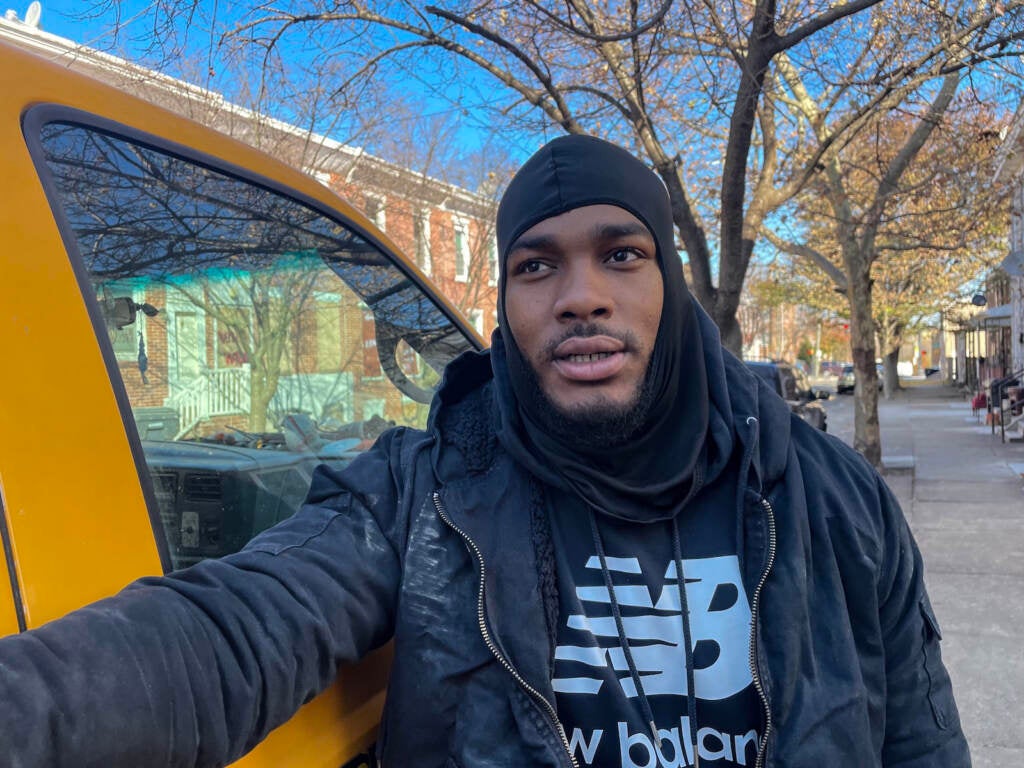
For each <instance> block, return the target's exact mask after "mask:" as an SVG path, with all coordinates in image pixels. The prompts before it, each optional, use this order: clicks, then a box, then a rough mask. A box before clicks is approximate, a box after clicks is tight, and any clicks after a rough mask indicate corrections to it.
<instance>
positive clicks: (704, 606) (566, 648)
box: [553, 555, 751, 700]
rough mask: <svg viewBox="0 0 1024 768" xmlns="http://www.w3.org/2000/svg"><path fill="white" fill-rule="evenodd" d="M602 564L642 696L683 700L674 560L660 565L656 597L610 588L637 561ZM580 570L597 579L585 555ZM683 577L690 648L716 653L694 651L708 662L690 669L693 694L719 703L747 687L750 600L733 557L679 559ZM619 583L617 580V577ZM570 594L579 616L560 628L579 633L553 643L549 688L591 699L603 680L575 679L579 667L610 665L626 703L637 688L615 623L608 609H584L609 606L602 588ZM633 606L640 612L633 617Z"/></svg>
mask: <svg viewBox="0 0 1024 768" xmlns="http://www.w3.org/2000/svg"><path fill="white" fill-rule="evenodd" d="M607 563H608V569H609V571H610V572H611V574H612V586H613V589H614V590H615V599H616V601H617V602H618V604H619V606H620V607H621V608H623V609H624V610H623V617H622V623H623V628H624V630H625V634H626V638H627V640H628V641H629V647H630V650H631V651H632V654H633V661H634V662H635V663H636V667H637V672H639V673H640V676H641V678H642V682H643V687H644V692H645V693H646V694H647V695H648V696H657V695H679V696H686V695H687V694H688V693H689V692H688V691H687V686H686V654H685V652H684V649H683V627H682V619H681V617H680V608H679V588H678V578H677V576H676V565H675V563H674V562H670V563H669V564H668V566H667V567H666V569H665V576H664V583H663V585H662V588H661V592H660V594H659V595H658V596H657V598H656V599H655V597H654V596H653V595H652V594H651V592H650V591H649V590H648V588H647V587H646V586H635V585H626V584H616V583H615V581H616V576H617V575H618V574H633V575H637V574H641V570H640V562H639V561H638V560H637V559H636V558H631V557H627V558H615V557H609V558H607ZM586 567H587V568H588V569H594V570H596V571H597V573H598V574H599V573H600V568H601V563H600V561H599V560H598V558H596V557H591V558H590V559H589V560H588V561H587V565H586ZM683 572H684V574H685V575H686V584H685V589H686V602H687V605H688V608H689V614H690V633H691V635H692V637H691V640H692V642H693V647H694V649H696V648H697V647H698V646H699V645H700V644H701V643H713V644H714V645H715V646H717V655H716V654H715V653H713V652H707V651H709V650H713V649H706V648H705V649H703V650H704V651H705V652H704V653H702V654H700V655H701V658H703V659H705V660H707V659H713V660H712V661H705V662H704V665H703V666H698V668H696V669H695V670H694V686H695V687H696V694H697V697H698V698H701V699H714V700H718V699H725V698H728V697H730V696H734V695H735V694H737V693H739V692H740V691H742V690H743V689H744V688H746V687H747V686H748V685H750V683H751V674H750V667H749V664H748V658H749V651H750V603H749V602H748V600H747V595H746V591H745V590H744V589H743V582H742V580H741V579H740V570H739V561H738V560H737V559H736V556H735V555H726V556H722V557H708V558H700V559H692V560H684V561H683ZM618 580H619V581H622V577H621V576H619V578H618ZM576 594H577V596H578V597H579V599H580V602H581V603H583V610H584V613H583V614H573V615H571V616H569V618H568V620H567V626H568V627H569V628H570V629H574V630H577V631H578V632H579V635H578V636H579V638H580V641H579V644H577V645H560V646H558V648H557V649H556V650H555V661H556V668H555V679H554V680H553V683H554V688H555V691H557V692H559V693H569V694H573V693H575V694H584V695H595V694H597V693H598V691H600V689H601V686H602V685H603V682H604V681H603V680H602V679H601V677H599V676H597V675H596V673H595V675H594V676H590V675H586V676H580V675H579V669H580V668H579V664H584V665H586V666H588V667H593V668H595V669H596V668H605V667H608V666H609V665H610V666H611V668H612V669H613V670H615V672H616V673H617V675H616V677H617V679H618V682H619V685H620V686H621V687H622V691H623V693H624V694H625V695H626V696H628V697H631V698H632V697H634V696H636V695H637V692H636V686H635V685H634V683H633V680H632V678H631V676H630V674H629V665H628V664H627V663H626V656H625V653H624V652H623V650H622V647H621V644H619V642H618V632H617V631H616V627H615V619H614V618H612V617H611V616H610V615H608V614H609V613H610V612H609V610H608V609H607V608H601V609H597V610H595V611H593V612H594V613H595V614H600V615H596V616H592V615H588V614H589V613H590V611H589V610H588V607H587V606H588V604H595V605H596V604H601V605H602V606H606V605H608V604H610V603H611V599H610V596H609V594H608V590H607V589H606V588H605V587H603V586H595V587H577V589H576ZM628 609H634V610H628ZM635 609H642V611H641V612H640V613H637V611H636V610H635ZM609 640H611V641H612V643H611V644H610V643H609ZM558 662H576V663H575V664H558ZM698 663H699V661H698ZM566 670H571V671H572V672H573V673H575V676H560V673H561V674H563V675H564V674H565V673H566Z"/></svg>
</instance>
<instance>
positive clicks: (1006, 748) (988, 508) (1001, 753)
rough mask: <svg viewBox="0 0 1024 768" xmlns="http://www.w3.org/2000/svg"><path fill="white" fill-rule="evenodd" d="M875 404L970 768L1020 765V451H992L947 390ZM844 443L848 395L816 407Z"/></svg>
mask: <svg viewBox="0 0 1024 768" xmlns="http://www.w3.org/2000/svg"><path fill="white" fill-rule="evenodd" d="M903 385H904V387H905V389H904V390H903V391H901V392H898V393H897V394H896V396H895V398H894V399H893V400H891V401H886V400H884V399H883V400H881V401H880V404H879V421H880V424H881V429H882V456H883V464H884V465H886V466H887V467H888V469H887V471H886V481H887V482H888V483H889V486H890V487H891V488H892V490H893V491H894V492H895V494H896V496H897V497H898V498H899V500H900V503H901V505H902V507H903V511H904V513H905V514H906V516H907V519H908V520H909V522H910V525H911V528H912V530H913V532H914V536H915V537H916V539H917V542H918V545H919V546H920V548H921V551H922V554H923V556H924V561H925V573H926V577H925V578H926V583H927V585H928V591H929V594H930V597H931V601H932V605H933V607H934V608H935V612H936V614H937V616H938V619H939V623H940V626H941V629H942V638H943V640H942V653H943V658H944V660H945V662H946V665H947V667H948V668H949V671H950V675H951V677H952V679H953V688H954V692H955V694H956V698H957V703H958V705H959V708H960V717H961V720H962V721H963V726H964V731H965V733H966V734H967V739H968V742H969V743H970V745H971V755H972V758H973V764H974V766H975V768H995V767H996V766H1006V765H1020V764H1022V763H1024V733H1022V731H1021V729H1020V724H1021V723H1022V722H1024V697H1022V694H1021V689H1022V687H1024V644H1022V641H1021V632H1022V630H1024V603H1022V601H1021V600H1020V595H1021V593H1022V591H1024V477H1022V475H1024V443H1008V444H1003V443H1002V442H1001V441H1000V438H999V434H998V431H997V432H996V434H995V435H992V434H991V429H990V428H989V427H986V426H984V414H981V416H980V417H978V416H973V415H972V413H971V408H970V405H969V403H968V402H967V401H966V400H965V398H964V397H963V396H962V395H961V394H960V393H958V392H957V391H955V390H953V389H951V388H948V387H944V386H942V385H941V384H940V383H939V382H937V381H930V380H919V381H906V380H905V381H904V382H903ZM825 404H826V408H827V409H828V414H829V416H828V425H829V432H830V433H831V434H833V435H835V436H836V437H838V438H839V439H842V440H843V441H844V442H847V443H848V444H852V442H853V397H852V395H833V396H832V397H831V399H829V400H828V401H826V402H825Z"/></svg>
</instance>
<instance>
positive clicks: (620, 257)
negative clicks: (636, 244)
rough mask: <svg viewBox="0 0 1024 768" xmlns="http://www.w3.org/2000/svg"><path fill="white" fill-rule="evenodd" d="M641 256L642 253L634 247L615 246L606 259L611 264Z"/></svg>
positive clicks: (625, 261) (622, 262)
mask: <svg viewBox="0 0 1024 768" xmlns="http://www.w3.org/2000/svg"><path fill="white" fill-rule="evenodd" d="M641 258H643V254H642V253H640V251H638V250H636V249H635V248H616V249H615V250H614V251H612V252H611V253H610V254H609V255H608V259H607V260H608V261H609V262H611V263H612V264H626V263H628V262H631V261H636V260H637V259H641Z"/></svg>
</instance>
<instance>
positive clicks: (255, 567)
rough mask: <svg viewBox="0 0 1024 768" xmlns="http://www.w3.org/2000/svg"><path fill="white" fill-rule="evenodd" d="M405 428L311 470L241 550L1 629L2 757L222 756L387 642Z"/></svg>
mask: <svg viewBox="0 0 1024 768" xmlns="http://www.w3.org/2000/svg"><path fill="white" fill-rule="evenodd" d="M398 434H399V435H400V434H401V433H398ZM400 439H401V438H400V436H399V437H396V436H395V434H394V433H392V434H389V435H386V436H385V437H384V438H382V440H381V442H380V444H378V446H377V447H375V448H374V449H373V450H372V451H370V452H369V453H367V454H365V455H364V456H361V457H360V458H359V459H358V460H357V461H355V462H353V464H352V465H351V466H350V467H349V468H348V469H347V470H346V471H345V472H343V473H340V474H335V473H332V472H330V471H328V470H326V469H323V468H322V469H321V470H318V472H317V474H316V477H315V478H314V482H313V488H312V490H311V492H310V498H309V501H310V503H307V504H306V505H305V506H304V507H303V508H302V509H301V510H300V511H299V512H298V513H297V514H296V515H295V516H294V517H292V518H290V519H289V520H286V521H284V522H283V523H281V524H280V525H278V526H276V527H274V528H272V529H270V530H269V531H266V532H264V533H263V534H261V535H260V536H258V537H256V538H255V539H254V540H253V541H252V542H250V544H249V545H248V546H247V547H246V548H245V549H244V550H242V551H241V552H239V553H237V554H234V555H230V556H228V557H225V558H223V559H220V560H208V561H204V562H201V563H199V564H198V565H196V566H194V567H192V568H189V569H187V570H184V571H180V572H178V573H175V574H171V575H169V576H165V577H159V578H146V579H142V580H140V581H138V582H136V583H134V584H132V585H130V586H129V587H127V588H126V589H125V590H123V591H122V592H120V593H119V594H118V595H116V596H114V597H111V598H108V599H106V600H102V601H100V602H97V603H94V604H93V605H90V606H88V607H85V608H82V609H81V610H78V611H75V612H74V613H71V614H69V615H68V616H66V617H64V618H62V619H59V620H57V621H54V622H51V623H49V624H47V625H45V626H43V627H41V628H39V629H37V630H34V631H30V632H25V633H22V634H20V635H15V636H11V637H8V638H4V639H2V640H0V744H2V745H3V749H2V752H3V755H4V757H3V759H2V762H3V763H4V764H5V765H8V766H15V767H17V768H29V767H31V768H42V766H46V767H47V768H55V767H57V766H76V767H77V768H80V767H81V766H105V767H106V768H117V767H118V766H125V767H126V768H127V767H128V766H131V767H132V768H136V767H137V766H140V765H146V766H206V765H210V766H212V765H224V764H225V763H228V762H231V761H232V760H234V759H236V758H238V757H239V756H241V755H242V754H244V753H245V752H247V751H248V750H249V749H251V748H252V747H253V746H255V745H256V744H257V743H258V742H259V741H260V740H261V739H262V738H263V737H264V736H266V734H267V733H268V732H269V731H270V730H271V729H273V728H274V727H276V726H277V725H279V724H281V723H283V722H284V721H285V720H287V719H288V718H290V717H291V716H292V714H293V713H294V712H295V711H296V710H297V709H298V708H299V707H300V706H301V705H302V704H304V703H305V702H307V701H309V700H310V699H312V698H313V697H314V696H315V695H316V694H317V693H318V692H320V691H321V690H323V689H324V688H325V687H327V686H328V685H329V684H330V682H331V681H332V680H333V679H334V677H335V674H336V671H337V667H338V665H339V664H341V663H343V662H350V661H354V660H356V659H358V658H360V657H361V656H363V655H364V654H365V653H367V652H368V651H369V650H371V649H373V648H374V647H376V646H378V645H380V644H382V643H384V642H385V641H386V640H387V639H388V638H389V637H390V635H391V633H392V631H393V625H394V609H395V603H396V595H397V590H398V583H399V575H400V559H399V551H398V548H397V547H396V544H395V542H396V541H400V540H401V539H400V538H398V537H397V536H396V533H395V525H396V523H395V521H396V519H397V505H398V493H397V482H398V479H397V477H396V470H395V469H394V465H393V463H392V456H397V453H398V450H397V448H396V447H395V446H393V445H392V443H395V442H397V441H400Z"/></svg>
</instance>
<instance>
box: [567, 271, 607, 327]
mask: <svg viewBox="0 0 1024 768" xmlns="http://www.w3.org/2000/svg"><path fill="white" fill-rule="evenodd" d="M609 277H610V276H609V275H608V274H607V273H606V272H605V271H604V270H602V269H601V267H600V265H598V264H595V263H594V262H593V261H592V260H591V259H585V260H580V261H576V262H571V263H570V264H569V265H567V266H566V267H565V268H563V270H562V280H561V285H560V286H559V292H558V298H557V299H556V301H555V305H554V311H555V315H556V316H557V317H558V319H560V320H567V321H573V322H577V321H582V322H587V321H590V320H597V319H607V318H608V317H610V316H611V314H612V305H613V302H612V296H611V282H610V280H609Z"/></svg>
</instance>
